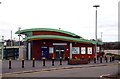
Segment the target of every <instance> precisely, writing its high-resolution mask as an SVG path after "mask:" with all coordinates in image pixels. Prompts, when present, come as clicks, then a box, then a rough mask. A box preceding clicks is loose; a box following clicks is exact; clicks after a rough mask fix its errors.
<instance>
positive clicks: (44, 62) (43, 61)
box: [43, 57, 45, 66]
mask: <svg viewBox="0 0 120 79" xmlns="http://www.w3.org/2000/svg"><path fill="white" fill-rule="evenodd" d="M43 66H45V57H43Z"/></svg>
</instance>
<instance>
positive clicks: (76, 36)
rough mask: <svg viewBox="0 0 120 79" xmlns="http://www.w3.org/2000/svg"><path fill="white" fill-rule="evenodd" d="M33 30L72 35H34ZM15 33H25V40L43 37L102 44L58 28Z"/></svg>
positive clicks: (26, 30) (41, 38)
mask: <svg viewBox="0 0 120 79" xmlns="http://www.w3.org/2000/svg"><path fill="white" fill-rule="evenodd" d="M34 31H52V32H59V33H64V34H67V35H71V36H73V37H68V36H59V35H36V36H32V32H34ZM16 34H24V35H27V37H25V38H24V40H25V41H27V40H43V39H53V40H63V41H69V42H79V43H87V44H88V43H89V44H98V45H102V44H103V43H102V42H96V41H92V40H87V39H83V38H82V37H81V36H78V35H76V34H74V33H71V32H68V31H63V30H59V29H51V28H32V29H25V30H20V31H17V32H16Z"/></svg>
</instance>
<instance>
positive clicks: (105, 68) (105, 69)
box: [3, 64, 118, 77]
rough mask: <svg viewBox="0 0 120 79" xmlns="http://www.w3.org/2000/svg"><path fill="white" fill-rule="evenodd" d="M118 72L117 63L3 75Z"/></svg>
mask: <svg viewBox="0 0 120 79" xmlns="http://www.w3.org/2000/svg"><path fill="white" fill-rule="evenodd" d="M116 73H118V64H109V65H103V66H95V67H94V66H93V67H92V66H91V67H83V68H79V67H76V68H68V69H59V70H48V71H47V70H46V71H39V72H32V73H21V74H10V75H9V74H8V75H3V77H100V76H102V75H112V74H116Z"/></svg>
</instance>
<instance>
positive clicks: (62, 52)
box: [56, 46, 65, 60]
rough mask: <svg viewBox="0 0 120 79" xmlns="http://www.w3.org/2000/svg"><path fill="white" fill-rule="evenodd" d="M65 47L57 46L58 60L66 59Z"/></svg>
mask: <svg viewBox="0 0 120 79" xmlns="http://www.w3.org/2000/svg"><path fill="white" fill-rule="evenodd" d="M64 54H65V53H64V46H56V59H57V60H58V59H60V57H62V59H64Z"/></svg>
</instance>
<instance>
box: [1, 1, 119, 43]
mask: <svg viewBox="0 0 120 79" xmlns="http://www.w3.org/2000/svg"><path fill="white" fill-rule="evenodd" d="M0 2H2V4H0V39H1V38H2V35H3V36H4V38H5V39H10V32H11V30H12V31H13V38H15V39H16V40H18V36H17V35H16V34H15V32H16V31H17V30H18V27H21V28H22V29H29V28H54V29H58V28H61V29H62V30H65V31H69V32H73V33H75V34H77V35H79V36H82V37H83V38H85V39H94V38H95V8H94V7H93V5H95V4H99V5H100V7H99V8H98V34H97V35H98V38H101V32H103V34H102V36H103V38H102V39H103V41H104V42H109V41H118V2H119V0H0Z"/></svg>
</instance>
